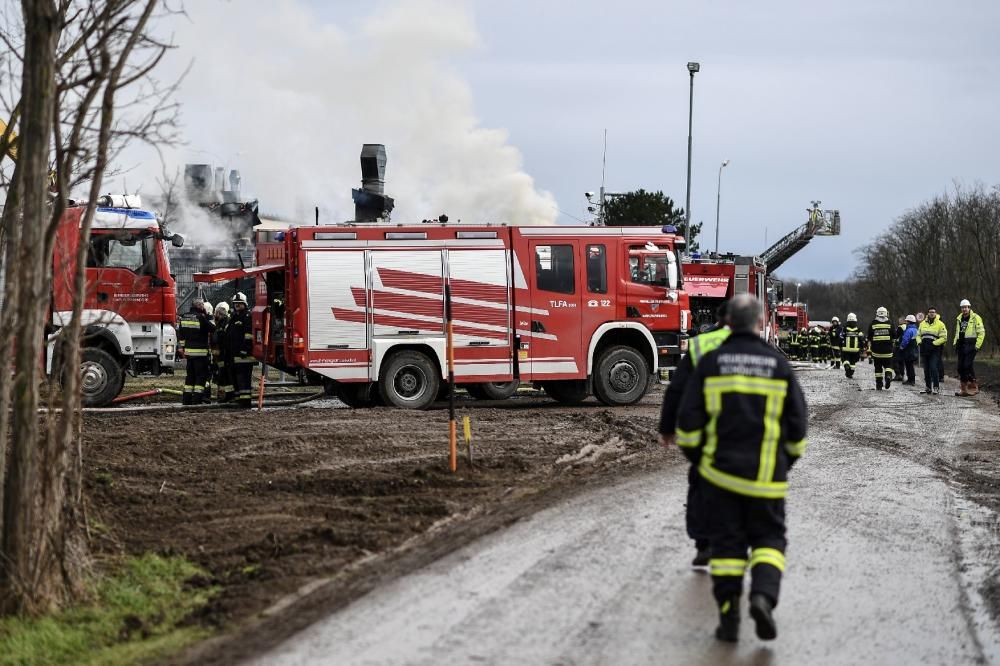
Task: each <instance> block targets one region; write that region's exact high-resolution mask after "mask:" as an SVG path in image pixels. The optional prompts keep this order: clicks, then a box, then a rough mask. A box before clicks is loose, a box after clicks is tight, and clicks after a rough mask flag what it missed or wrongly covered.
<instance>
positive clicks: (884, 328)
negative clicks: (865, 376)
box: [868, 307, 896, 391]
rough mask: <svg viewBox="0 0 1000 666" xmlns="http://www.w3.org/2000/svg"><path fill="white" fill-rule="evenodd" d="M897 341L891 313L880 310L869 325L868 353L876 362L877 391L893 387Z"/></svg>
mask: <svg viewBox="0 0 1000 666" xmlns="http://www.w3.org/2000/svg"><path fill="white" fill-rule="evenodd" d="M895 339H896V329H895V328H894V327H893V325H892V324H891V323H890V322H889V311H888V310H886V309H885V308H881V307H880V308H879V309H878V310H876V311H875V319H873V320H872V323H871V324H869V325H868V346H869V347H868V353H869V354H871V357H872V358H873V359H874V361H875V390H876V391H881V390H882V387H883V385H884V386H885V389H886V390H889V387H890V386H891V385H892V378H893V377H894V376H895V372H894V371H893V369H892V346H893V342H894V341H895Z"/></svg>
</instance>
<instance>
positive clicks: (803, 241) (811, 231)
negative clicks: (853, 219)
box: [760, 201, 840, 273]
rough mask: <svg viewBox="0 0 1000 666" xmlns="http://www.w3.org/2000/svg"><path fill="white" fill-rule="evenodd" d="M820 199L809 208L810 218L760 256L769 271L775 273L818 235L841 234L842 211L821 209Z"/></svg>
mask: <svg viewBox="0 0 1000 666" xmlns="http://www.w3.org/2000/svg"><path fill="white" fill-rule="evenodd" d="M820 203H822V202H820V201H813V202H812V205H813V207H812V208H807V209H806V210H807V211H808V213H809V220H808V221H807V222H806V223H805V224H803V225H802V226H800V227H799V228H797V229H795V230H794V231H792V232H791V233H789V234H786V235H785V236H784V237H782V238H781V240H779V241H778V242H777V243H775V244H774V245H772V246H771V247H769V248H767V249H766V250H764V252H762V253H761V255H760V258H761V259H763V260H764V263H765V264H766V265H767V272H768V273H773V272H774V271H776V270H777V269H778V267H779V266H781V265H782V264H783V263H785V262H786V261H788V260H789V259H791V258H792V257H793V256H794V255H795V253H796V252H798V251H799V250H801V249H802V248H804V247H805V246H806V245H808V244H809V241H811V240H812V239H813V238H814V237H816V236H839V235H840V211H839V210H820V207H819V205H820Z"/></svg>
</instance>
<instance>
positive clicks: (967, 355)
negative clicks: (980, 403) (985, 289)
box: [951, 299, 986, 396]
mask: <svg viewBox="0 0 1000 666" xmlns="http://www.w3.org/2000/svg"><path fill="white" fill-rule="evenodd" d="M959 308H960V309H961V311H960V312H959V313H958V319H956V320H955V339H954V340H953V341H952V343H951V344H952V345H953V346H954V347H955V354H956V355H957V356H958V380H959V381H960V382H961V386H962V388H961V389H960V390H958V391H956V392H955V395H960V396H971V395H976V394H977V393H979V382H978V381H977V380H976V369H975V368H974V367H973V363H974V362H975V360H976V352H978V351H979V350H980V349H981V348H982V346H983V341H984V340H985V339H986V327H985V326H983V318H982V317H980V316H979V315H978V314H976V313H975V312H973V311H972V303H970V302H969V301H968V300H965V299H962V302H961V303H959Z"/></svg>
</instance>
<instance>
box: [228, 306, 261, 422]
mask: <svg viewBox="0 0 1000 666" xmlns="http://www.w3.org/2000/svg"><path fill="white" fill-rule="evenodd" d="M225 345H226V351H227V357H226V363H228V364H229V367H230V372H231V375H232V380H233V390H234V393H235V395H236V405H237V406H238V407H243V408H245V409H249V408H250V392H251V391H250V378H251V376H252V375H253V366H254V362H255V360H254V357H253V354H252V351H253V331H252V325H251V321H250V311H249V310H248V309H247V297H246V296H245V295H244V294H243V292H241V291H238V292H236V295H235V296H233V311H232V314H231V315H230V317H229V324H228V325H227V326H226V341H225Z"/></svg>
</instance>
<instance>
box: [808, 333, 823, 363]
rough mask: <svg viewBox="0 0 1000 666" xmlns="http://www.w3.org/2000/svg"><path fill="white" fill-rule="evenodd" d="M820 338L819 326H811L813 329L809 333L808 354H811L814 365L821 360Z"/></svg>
mask: <svg viewBox="0 0 1000 666" xmlns="http://www.w3.org/2000/svg"><path fill="white" fill-rule="evenodd" d="M821 337H822V336H821V335H820V332H819V326H813V329H812V330H811V331H810V332H809V353H810V354H812V360H813V362H814V363H817V362H819V361H822V360H823V349H822V345H821V344H820V338H821Z"/></svg>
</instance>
